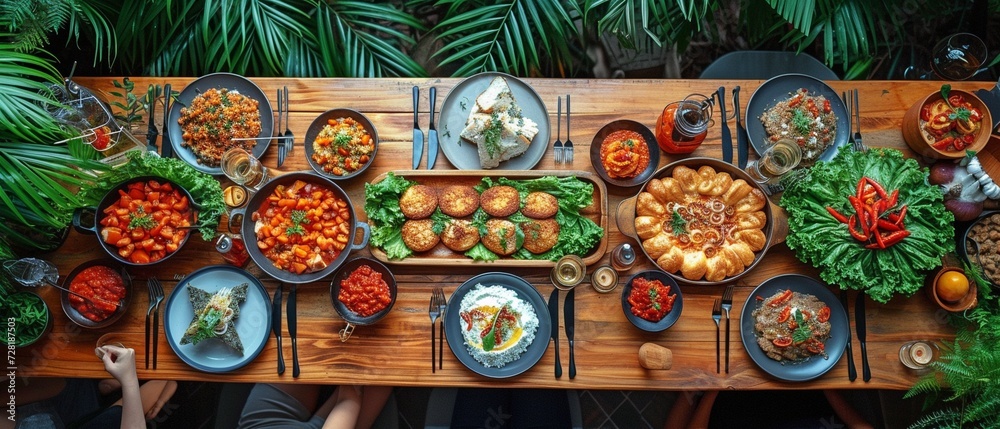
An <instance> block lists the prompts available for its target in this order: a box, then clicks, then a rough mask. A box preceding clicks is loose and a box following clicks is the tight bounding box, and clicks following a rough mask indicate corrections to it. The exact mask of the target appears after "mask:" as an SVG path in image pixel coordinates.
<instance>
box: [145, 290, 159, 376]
mask: <svg viewBox="0 0 1000 429" xmlns="http://www.w3.org/2000/svg"><path fill="white" fill-rule="evenodd" d="M146 288H147V289H149V308H148V309H147V310H146V369H149V342H150V339H152V341H153V369H156V356H157V352H158V348H159V347H158V346H159V344H160V341H159V338H160V303H161V302H163V285H162V284H160V281H159V280H157V279H156V277H150V278H149V280H147V281H146ZM150 312H152V314H153V330H152V335H150V329H149V315H150Z"/></svg>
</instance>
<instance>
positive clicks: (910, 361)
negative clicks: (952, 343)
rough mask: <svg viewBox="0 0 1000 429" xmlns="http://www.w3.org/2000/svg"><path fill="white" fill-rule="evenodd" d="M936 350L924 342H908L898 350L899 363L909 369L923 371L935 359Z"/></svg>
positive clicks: (930, 344)
mask: <svg viewBox="0 0 1000 429" xmlns="http://www.w3.org/2000/svg"><path fill="white" fill-rule="evenodd" d="M937 354H938V348H937V346H935V345H934V344H933V343H931V342H929V341H924V340H917V341H910V342H908V343H906V344H903V346H902V347H900V348H899V361H900V362H901V363H902V364H903V365H904V366H906V367H907V368H910V369H916V370H920V369H925V368H927V366H928V365H930V364H931V362H933V361H934V359H936V358H937Z"/></svg>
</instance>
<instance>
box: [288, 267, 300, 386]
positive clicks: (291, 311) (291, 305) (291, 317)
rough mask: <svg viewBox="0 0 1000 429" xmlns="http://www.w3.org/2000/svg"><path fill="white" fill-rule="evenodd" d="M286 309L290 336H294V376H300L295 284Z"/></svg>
mask: <svg viewBox="0 0 1000 429" xmlns="http://www.w3.org/2000/svg"><path fill="white" fill-rule="evenodd" d="M285 311H287V312H288V336H289V337H291V338H292V377H296V378H298V376H299V348H298V344H296V342H295V331H296V328H295V285H292V291H291V292H288V306H287V307H286V308H285Z"/></svg>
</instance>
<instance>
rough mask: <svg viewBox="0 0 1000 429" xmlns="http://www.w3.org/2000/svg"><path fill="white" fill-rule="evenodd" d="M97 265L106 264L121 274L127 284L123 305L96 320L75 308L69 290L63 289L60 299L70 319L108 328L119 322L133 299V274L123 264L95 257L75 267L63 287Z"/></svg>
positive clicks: (86, 326) (97, 327)
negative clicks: (104, 317) (105, 316)
mask: <svg viewBox="0 0 1000 429" xmlns="http://www.w3.org/2000/svg"><path fill="white" fill-rule="evenodd" d="M96 266H105V267H108V268H111V269H112V270H114V271H115V272H116V273H118V275H120V276H121V278H122V282H123V283H124V285H125V298H124V299H123V300H122V306H121V307H119V308H118V309H117V310H115V312H114V313H111V315H110V316H108V317H107V318H106V319H104V320H102V321H100V322H95V321H93V320H90V319H88V318H86V317H84V316H83V315H82V314H80V312H79V311H77V310H76V309H75V308H73V304H72V303H71V302H70V300H69V298H70V296H72V295H70V293H69V292H66V291H62V293H61V297H60V301H61V303H62V309H63V312H64V313H66V317H67V318H69V320H70V321H72V322H73V323H75V324H77V325H78V326H81V327H84V328H89V329H101V328H106V327H108V326H111V325H112V324H114V323H115V322H117V321H118V319H121V317H122V316H123V315H124V314H125V313H126V312H127V311H128V304H129V302H131V301H132V293H133V288H132V276H130V275H129V274H128V272H127V271H125V268H124V267H123V266H122V264H120V263H118V262H117V261H114V260H111V259H95V260H92V261H87V262H84V263H82V264H80V265H79V266H77V267H76V268H74V269H73V271H72V272H70V273H69V276H67V277H66V280H65V281H64V282H63V284H62V287H64V288H66V289H69V288H70V285H72V284H73V280H74V279H76V277H77V276H78V275H80V273H82V272H83V271H84V270H86V269H87V268H90V267H96Z"/></svg>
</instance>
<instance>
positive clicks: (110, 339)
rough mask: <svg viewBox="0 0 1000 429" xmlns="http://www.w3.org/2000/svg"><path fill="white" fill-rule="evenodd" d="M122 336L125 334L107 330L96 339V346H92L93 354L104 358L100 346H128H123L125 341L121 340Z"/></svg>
mask: <svg viewBox="0 0 1000 429" xmlns="http://www.w3.org/2000/svg"><path fill="white" fill-rule="evenodd" d="M123 338H125V335H123V334H120V333H118V332H109V333H107V334H104V335H102V336H101V338H98V339H97V347H95V348H94V354H95V355H97V358H98V359H104V351H103V350H101V347H104V346H115V347H120V348H123V349H126V348H128V347H125V343H123V342H122V340H123Z"/></svg>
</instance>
